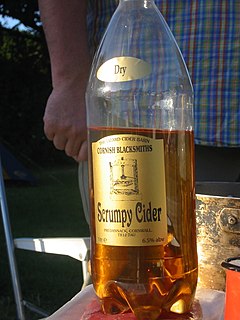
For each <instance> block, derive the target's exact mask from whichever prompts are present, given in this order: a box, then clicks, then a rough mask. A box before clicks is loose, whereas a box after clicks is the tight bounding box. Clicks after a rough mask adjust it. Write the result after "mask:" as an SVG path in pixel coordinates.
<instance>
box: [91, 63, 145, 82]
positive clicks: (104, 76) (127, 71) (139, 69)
mask: <svg viewBox="0 0 240 320" xmlns="http://www.w3.org/2000/svg"><path fill="white" fill-rule="evenodd" d="M150 73H151V65H150V64H149V63H147V62H146V61H144V60H141V59H137V58H134V57H115V58H112V59H110V60H108V61H106V62H104V63H103V64H102V65H101V66H100V68H99V69H98V71H97V78H98V79H99V80H101V81H106V82H121V81H131V80H137V79H141V78H143V77H145V76H147V75H149V74H150Z"/></svg>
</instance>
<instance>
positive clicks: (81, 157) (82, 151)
mask: <svg viewBox="0 0 240 320" xmlns="http://www.w3.org/2000/svg"><path fill="white" fill-rule="evenodd" d="M73 158H74V160H76V161H77V162H80V161H86V160H87V158H88V147H87V141H86V140H85V141H83V143H82V144H81V146H80V148H79V151H78V154H77V155H76V156H74V157H73Z"/></svg>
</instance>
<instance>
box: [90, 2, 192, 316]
mask: <svg viewBox="0 0 240 320" xmlns="http://www.w3.org/2000/svg"><path fill="white" fill-rule="evenodd" d="M86 103H87V119H88V120H87V121H88V131H89V172H90V198H91V199H90V207H91V237H92V247H91V270H92V280H93V284H94V288H95V291H96V293H97V295H98V297H99V298H100V300H101V303H102V309H103V311H104V312H105V313H107V314H115V313H122V312H127V311H129V310H131V311H132V312H133V313H134V314H135V315H136V317H137V319H148V320H154V319H161V318H162V319H165V318H166V317H170V318H171V316H172V315H174V316H175V315H178V314H187V313H188V312H189V310H190V308H191V304H192V302H193V299H194V293H195V289H196V283H197V251H196V221H195V180H194V169H195V168H194V135H193V90H192V85H191V81H190V78H189V75H188V72H187V70H186V66H185V63H184V61H183V58H182V55H181V53H180V51H179V48H178V46H177V44H176V41H175V40H174V37H173V35H172V33H171V31H170V30H169V28H168V26H167V24H166V22H165V20H164V18H163V17H162V15H161V13H160V12H159V10H158V9H157V7H156V5H155V3H154V1H153V0H120V3H119V6H118V8H117V10H116V12H115V13H114V15H113V17H112V19H111V21H110V23H109V26H108V28H107V30H106V33H105V35H104V37H103V39H102V42H101V44H100V46H99V49H98V51H97V52H96V55H95V58H94V61H93V64H92V70H91V75H90V78H89V84H88V88H87V93H86Z"/></svg>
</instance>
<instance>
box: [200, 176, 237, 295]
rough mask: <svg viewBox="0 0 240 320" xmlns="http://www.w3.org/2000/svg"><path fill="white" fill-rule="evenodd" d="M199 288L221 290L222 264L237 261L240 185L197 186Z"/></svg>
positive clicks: (209, 183)
mask: <svg viewBox="0 0 240 320" xmlns="http://www.w3.org/2000/svg"><path fill="white" fill-rule="evenodd" d="M196 189H197V195H196V218H197V241H198V263H199V280H198V285H199V287H203V288H211V289H215V290H225V270H224V269H223V268H222V267H221V263H222V261H224V260H226V259H227V258H229V257H236V256H239V257H240V183H216V182H215V183H214V182H208V183H198V184H197V186H196Z"/></svg>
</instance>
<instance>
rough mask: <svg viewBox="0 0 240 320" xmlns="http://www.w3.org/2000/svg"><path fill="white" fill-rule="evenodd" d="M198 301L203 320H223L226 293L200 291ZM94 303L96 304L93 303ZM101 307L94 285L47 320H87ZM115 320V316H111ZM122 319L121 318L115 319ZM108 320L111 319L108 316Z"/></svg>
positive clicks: (197, 296) (207, 290)
mask: <svg viewBox="0 0 240 320" xmlns="http://www.w3.org/2000/svg"><path fill="white" fill-rule="evenodd" d="M196 299H198V300H199V301H200V305H201V308H202V312H203V320H223V319H224V304H225V293H224V292H222V291H216V290H210V289H198V290H197V293H196ZM93 302H94V303H93ZM99 309H100V305H99V303H98V302H97V299H96V296H95V294H94V290H93V287H92V285H89V286H87V287H86V288H85V289H84V290H83V291H81V292H79V293H78V294H77V295H76V296H75V297H74V298H73V299H72V300H70V301H69V302H68V303H66V304H65V305H64V306H63V307H62V308H60V309H59V310H58V311H56V312H55V313H54V314H53V315H52V316H50V317H48V318H46V319H45V320H87V319H89V317H90V314H91V313H92V314H93V313H95V312H97V311H98V310H99ZM110 317H111V319H113V316H110ZM115 317H116V319H117V318H118V319H120V318H121V317H119V316H117V315H116V316H114V318H115ZM106 319H110V318H109V316H106Z"/></svg>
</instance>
